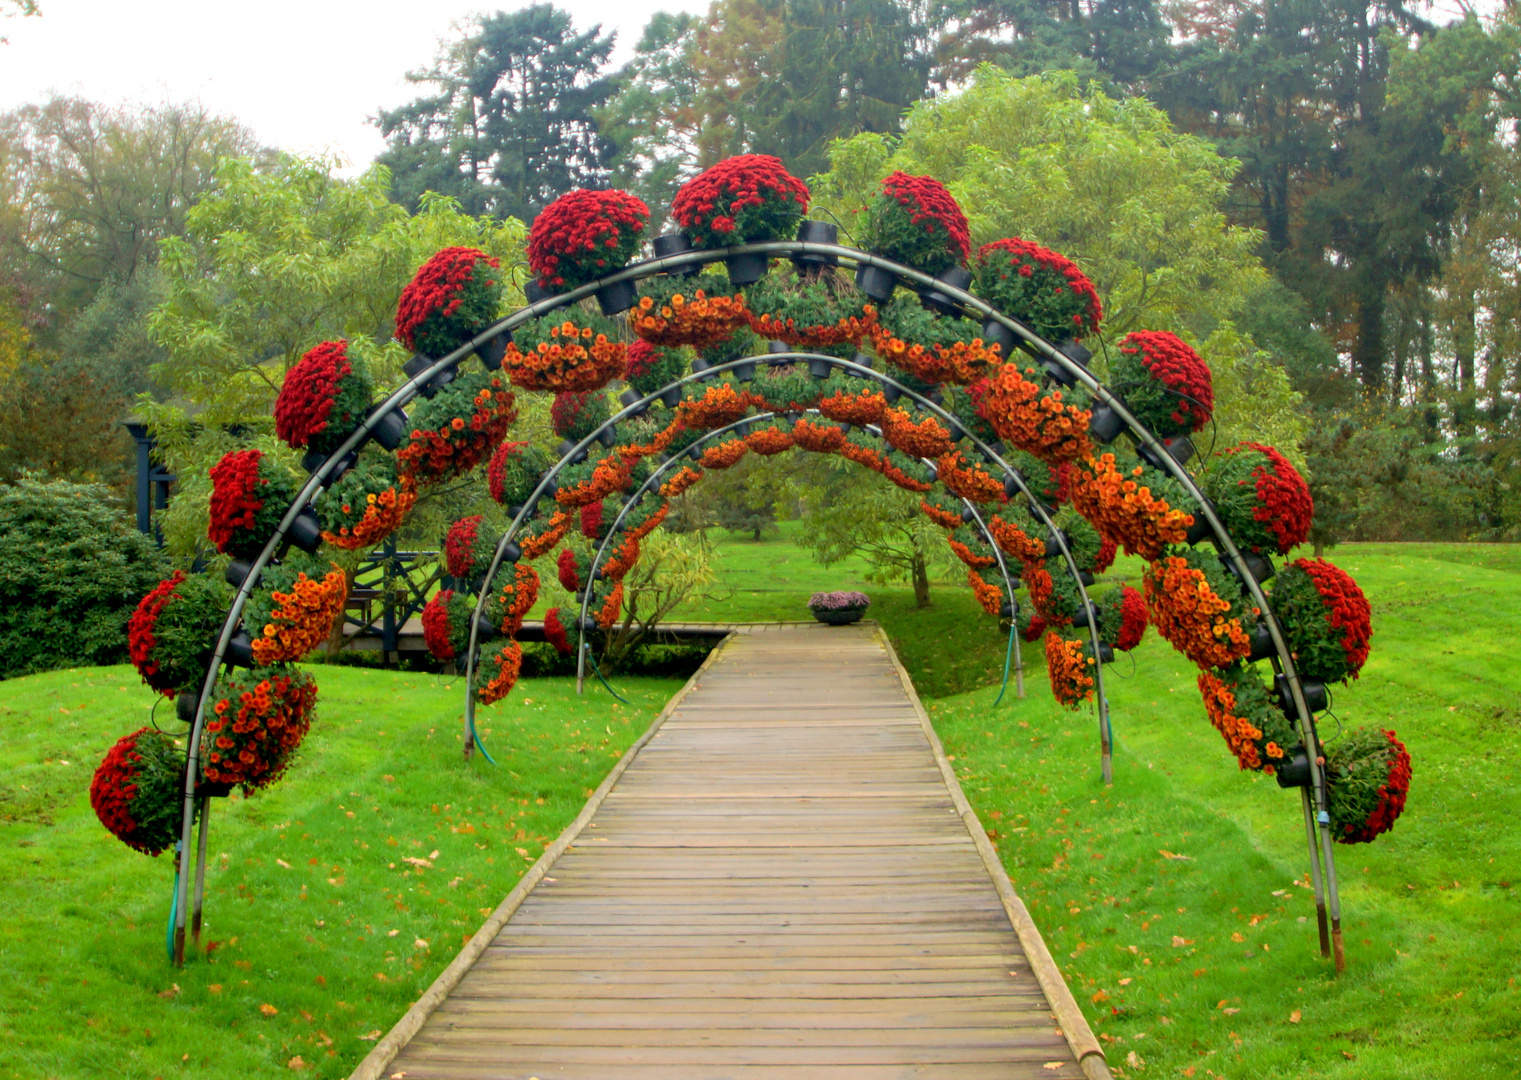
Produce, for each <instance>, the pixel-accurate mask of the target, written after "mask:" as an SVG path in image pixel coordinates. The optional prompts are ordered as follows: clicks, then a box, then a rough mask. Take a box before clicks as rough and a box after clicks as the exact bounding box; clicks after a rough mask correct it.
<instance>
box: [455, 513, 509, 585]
mask: <svg viewBox="0 0 1521 1080" xmlns="http://www.w3.org/2000/svg"><path fill="white" fill-rule="evenodd" d="M485 520H486V519H485V518H484V517H483V516H482V515H480V514H471V515H470V516H468V517H462V518H460V519H459V520H458V521H456V522H454V523H453V524H452V525H450V526H449V532H448V533H447V534H446V535H445V536H444V569H445V571H446V572H447V573H448V575H449V576H450V577H452V578H453V579H454V580H455V581H473V580H475V579H476V578H479V577H481V576H482V575H484V574H485V573H486V568H487V567H488V566H490V565H491V558H492V556H493V555H494V554H496V547H497V544H498V542H499V541H500V540H501V539H502V538H501V535H500V534H499V533H498V532H497V531H496V530H495V529H493V528H492V527H491V526H489V525H486V524H485V523H484V522H485Z"/></svg>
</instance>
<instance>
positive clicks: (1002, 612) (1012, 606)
mask: <svg viewBox="0 0 1521 1080" xmlns="http://www.w3.org/2000/svg"><path fill="white" fill-rule="evenodd" d="M1018 614H1019V605H1018V604H1016V603H1015V602H1014V601H1012V600H1005V601H1004V602H1003V605H1002V606H1001V607H1000V608H999V609H998V617H999V618H1000V619H1012V618H1014V616H1016V615H1018Z"/></svg>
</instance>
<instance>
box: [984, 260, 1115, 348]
mask: <svg viewBox="0 0 1521 1080" xmlns="http://www.w3.org/2000/svg"><path fill="white" fill-rule="evenodd" d="M977 278H978V289H979V291H980V292H981V293H982V295H983V296H985V297H986V298H987V299H988V300H990V301H991V302H992V303H994V304H995V305H997V306H998V307H999V308H1001V309H1003V310H1005V311H1006V312H1007V313H1008V314H1010V315H1016V316H1018V317H1019V318H1021V319H1023V320H1024V321H1025V322H1026V323H1028V324H1030V326H1031V327H1032V328H1033V329H1034V330H1035V332H1036V333H1037V334H1040V335H1041V336H1043V337H1051V338H1055V339H1057V340H1062V339H1065V338H1069V337H1072V338H1080V337H1086V336H1088V335H1089V334H1092V333H1095V332H1096V331H1097V330H1098V328H1099V323H1100V322H1102V321H1103V318H1104V309H1103V305H1101V304H1100V303H1099V297H1098V290H1097V289H1095V288H1094V287H1093V282H1092V281H1090V280H1089V279H1088V275H1087V274H1085V273H1083V272H1082V271H1081V270H1079V269H1078V268H1077V264H1076V263H1074V262H1073V261H1072V260H1071V259H1069V258H1067V257H1066V256H1065V255H1062V254H1060V253H1058V252H1055V251H1052V250H1051V249H1050V248H1046V247H1042V246H1041V245H1039V244H1036V243H1033V242H1031V241H1029V240H1021V239H1020V238H1019V237H1017V236H1015V237H1010V238H1009V239H1006V240H995V241H993V243H991V244H983V245H982V247H980V248H978V249H977Z"/></svg>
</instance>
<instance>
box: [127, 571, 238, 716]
mask: <svg viewBox="0 0 1521 1080" xmlns="http://www.w3.org/2000/svg"><path fill="white" fill-rule="evenodd" d="M226 617H227V596H226V590H225V589H224V588H223V586H222V583H221V582H219V581H217V580H216V579H215V578H213V577H211V576H209V575H207V574H196V575H195V576H193V577H186V576H185V573H184V571H182V570H176V571H175V572H174V573H173V574H171V575H170V576H169V577H168V578H166V579H165V580H163V581H161V582H159V583H158V584H157V585H155V586H154V587H153V590H152V591H151V592H149V593H148V595H146V596H144V597H143V598H142V600H140V601H138V605H137V610H136V611H134V612H133V613H132V615H131V617H130V618H129V619H128V620H127V653H128V655H129V656H130V657H131V658H132V666H133V667H135V668H137V673H138V674H139V675H141V676H142V677H143V682H145V683H147V684H148V685H149V686H150V687H152V688H153V689H154V690H157V691H158V692H159V693H161V694H163V695H164V696H165V697H171V698H172V697H175V696H176V695H178V694H179V693H180V691H182V690H189V689H191V688H192V687H198V686H200V685H201V683H202V682H203V681H204V680H205V678H206V663H207V661H208V660H210V658H211V651H212V649H213V647H214V646H215V644H216V640H217V635H218V634H219V633H221V630H222V623H223V621H224V620H225V619H226Z"/></svg>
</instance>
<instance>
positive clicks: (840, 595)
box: [808, 592, 871, 626]
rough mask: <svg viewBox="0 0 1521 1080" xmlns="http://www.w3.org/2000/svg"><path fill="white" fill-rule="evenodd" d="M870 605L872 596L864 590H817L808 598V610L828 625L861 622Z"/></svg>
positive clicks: (845, 624)
mask: <svg viewBox="0 0 1521 1080" xmlns="http://www.w3.org/2000/svg"><path fill="white" fill-rule="evenodd" d="M870 606H871V598H870V597H869V596H867V595H866V594H865V593H862V592H816V593H814V594H813V595H812V596H810V597H809V598H808V610H809V611H811V612H812V613H813V617H814V618H815V619H816V620H818V621H819V622H821V623H824V624H826V625H828V626H847V625H849V624H850V623H854V622H860V621H861V616H862V615H865V614H866V609H867V608H868V607H870Z"/></svg>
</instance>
